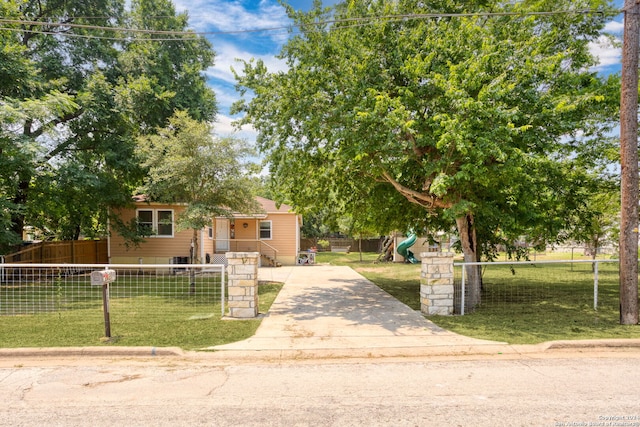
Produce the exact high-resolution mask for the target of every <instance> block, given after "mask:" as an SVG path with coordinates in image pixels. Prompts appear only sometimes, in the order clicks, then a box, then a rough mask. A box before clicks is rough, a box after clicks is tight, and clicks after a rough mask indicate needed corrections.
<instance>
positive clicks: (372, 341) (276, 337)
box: [208, 265, 506, 357]
mask: <svg viewBox="0 0 640 427" xmlns="http://www.w3.org/2000/svg"><path fill="white" fill-rule="evenodd" d="M259 279H260V280H269V281H277V282H284V286H283V288H282V290H281V291H280V293H279V294H278V296H277V298H276V300H275V301H274V303H273V305H272V306H271V309H270V310H269V312H268V313H267V314H266V315H265V317H264V319H263V320H262V324H261V325H260V327H259V328H258V330H257V332H256V334H255V335H254V336H253V337H251V338H249V339H247V340H244V341H239V342H236V343H231V344H226V345H220V346H214V347H210V348H208V350H215V351H218V352H223V353H224V352H238V354H244V355H246V356H248V357H249V356H252V357H255V356H256V355H257V353H259V352H263V353H265V356H266V355H267V353H268V354H269V355H271V356H273V357H291V356H296V355H297V356H298V357H371V356H415V355H418V354H424V353H447V354H469V353H478V352H481V353H494V352H495V353H499V352H501V350H502V351H504V347H505V346H506V344H505V343H500V342H494V341H484V340H478V339H474V338H469V337H464V336H461V335H457V334H455V333H453V332H449V331H447V330H444V329H442V328H439V327H438V326H436V325H435V324H433V323H432V322H430V321H429V320H427V319H425V318H424V317H423V316H422V314H421V313H420V312H417V311H415V310H412V309H411V308H409V307H408V306H406V305H405V304H403V303H401V302H399V301H398V300H396V299H395V298H393V297H392V296H391V295H389V294H387V293H386V292H384V291H382V290H381V289H380V288H378V287H377V286H376V285H374V284H373V283H371V282H370V281H369V280H367V279H365V278H364V277H363V276H361V275H360V274H358V273H356V272H355V271H354V270H353V269H351V268H349V267H339V266H328V265H313V266H296V267H280V268H261V269H260V270H259ZM416 289H417V286H416ZM416 292H417V291H416Z"/></svg>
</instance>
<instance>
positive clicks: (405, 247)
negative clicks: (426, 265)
mask: <svg viewBox="0 0 640 427" xmlns="http://www.w3.org/2000/svg"><path fill="white" fill-rule="evenodd" d="M416 240H418V236H416V235H415V234H414V233H411V234H409V235H408V236H407V239H406V240H403V241H402V242H400V243H398V253H399V254H400V255H402V256H403V257H404V259H405V261H407V262H410V263H411V264H418V263H419V262H420V261H418V259H417V258H416V257H415V256H414V255H413V252H411V251H410V250H409V248H410V247H411V246H413V245H415V244H416Z"/></svg>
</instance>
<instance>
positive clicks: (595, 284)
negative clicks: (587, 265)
mask: <svg viewBox="0 0 640 427" xmlns="http://www.w3.org/2000/svg"><path fill="white" fill-rule="evenodd" d="M593 309H594V310H596V311H598V261H595V262H594V266H593Z"/></svg>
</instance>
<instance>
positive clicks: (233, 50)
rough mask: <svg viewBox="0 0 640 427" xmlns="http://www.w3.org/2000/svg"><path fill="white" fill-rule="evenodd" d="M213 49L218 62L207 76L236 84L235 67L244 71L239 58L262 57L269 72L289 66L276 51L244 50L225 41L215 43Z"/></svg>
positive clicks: (245, 59)
mask: <svg viewBox="0 0 640 427" xmlns="http://www.w3.org/2000/svg"><path fill="white" fill-rule="evenodd" d="M213 49H214V50H215V52H216V60H215V61H216V63H215V65H214V66H213V67H210V68H209V69H208V70H207V71H206V75H207V77H210V78H215V79H220V80H223V81H225V82H228V83H232V84H235V83H236V81H235V78H234V77H233V73H232V72H231V67H233V68H234V69H235V70H236V71H237V72H242V68H243V65H242V63H241V62H238V61H237V59H241V60H244V61H249V60H250V59H251V58H256V59H261V60H262V61H263V62H264V63H265V65H266V66H267V69H268V70H269V72H277V71H282V70H286V69H287V66H286V63H285V62H284V61H283V60H280V59H277V58H276V57H275V53H269V54H258V53H252V52H249V51H247V50H242V49H240V48H239V47H238V45H235V44H232V43H227V42H223V43H220V44H214V46H213Z"/></svg>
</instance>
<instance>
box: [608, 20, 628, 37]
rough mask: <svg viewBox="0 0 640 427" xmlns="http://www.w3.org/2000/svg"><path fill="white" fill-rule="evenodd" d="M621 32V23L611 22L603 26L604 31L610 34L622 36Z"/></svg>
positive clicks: (622, 27) (622, 25)
mask: <svg viewBox="0 0 640 427" xmlns="http://www.w3.org/2000/svg"><path fill="white" fill-rule="evenodd" d="M623 30H624V24H623V23H622V22H617V21H611V22H607V23H606V24H605V26H604V31H605V32H607V33H611V34H622V32H623Z"/></svg>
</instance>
